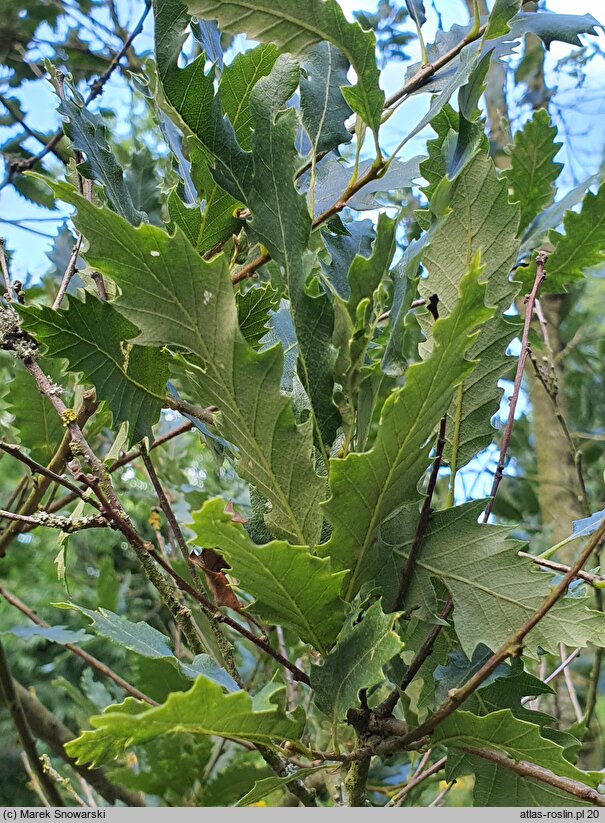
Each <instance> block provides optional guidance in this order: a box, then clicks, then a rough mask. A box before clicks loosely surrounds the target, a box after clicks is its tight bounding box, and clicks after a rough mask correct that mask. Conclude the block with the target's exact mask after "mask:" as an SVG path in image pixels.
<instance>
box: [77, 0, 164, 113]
mask: <svg viewBox="0 0 605 823" xmlns="http://www.w3.org/2000/svg"><path fill="white" fill-rule="evenodd" d="M150 11H151V0H145V8H144V9H143V13H142V14H141V17H140V18H139V22H138V23H137V24H136V26H135V27H134V29H133V30H132V33H131V34H130V36H129V37H128V39H127V40H126V42H125V43H124V45H123V46H122V48H121V49H120V51H119V52H118V53H117V54H116V56H115V57H114V58H113V60H112V61H111V63H110V64H109V66H108V67H107V69H106V70H105V71H104V72H103V74H102V75H101V76H100V77H99V78H97V80H95V81H94V83H93V84H92V85H91V87H90V92H89V94H88V97H87V98H86V105H88V104H89V103H91V102H92V101H93V100H94V99H95V98H96V97H98V96H99V95H100V94H101V92H102V91H103V88H104V86H105V84H106V83H107V81H108V80H109V78H110V77H111V75H112V74H113V73H114V71H115V70H116V69H117V67H118V66H119V64H120V60H121V59H122V57H124V55H125V54H126V52H127V51H128V49H129V48H130V47H131V46H132V44H133V42H134V40H135V38H137V37H138V36H139V34H140V33H141V32H142V31H143V26H144V24H145V20H146V18H147V15H148V14H149V12H150Z"/></svg>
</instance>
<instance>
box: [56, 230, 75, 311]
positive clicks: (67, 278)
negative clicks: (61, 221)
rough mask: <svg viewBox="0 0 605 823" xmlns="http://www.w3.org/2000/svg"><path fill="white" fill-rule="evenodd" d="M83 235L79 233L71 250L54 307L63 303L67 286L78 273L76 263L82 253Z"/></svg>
mask: <svg viewBox="0 0 605 823" xmlns="http://www.w3.org/2000/svg"><path fill="white" fill-rule="evenodd" d="M82 239H83V238H82V235H81V234H78V237H77V239H76V242H75V244H74V247H73V249H72V251H71V256H70V258H69V261H68V263H67V268H66V269H65V273H64V274H63V277H62V278H61V283H60V285H59V291H58V292H57V296H56V297H55V299H54V301H53V305H52V307H53V309H55V310H56V309H58V308H59V306H60V305H61V301H62V300H63V298H64V297H65V292H66V291H67V287H68V286H69V284H70V283H71V279H72V277H73V276H74V274H75V273H76V263H77V262H78V255H79V254H80V247H81V245H82Z"/></svg>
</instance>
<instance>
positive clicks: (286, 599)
mask: <svg viewBox="0 0 605 823" xmlns="http://www.w3.org/2000/svg"><path fill="white" fill-rule="evenodd" d="M193 518H194V520H193V529H194V531H195V532H196V535H197V543H198V544H199V545H200V546H218V547H219V550H220V552H221V555H222V556H223V557H224V558H225V560H226V561H227V563H228V564H229V565H230V566H231V569H230V573H231V574H232V575H233V576H234V577H235V578H236V579H237V582H238V584H239V586H240V587H241V588H242V589H244V591H247V592H248V593H249V594H251V595H252V596H253V597H254V598H255V603H254V605H253V606H252V607H251V608H252V611H254V612H256V613H257V614H258V615H259V616H260V618H261V619H262V620H264V621H266V622H268V623H272V624H277V625H283V626H287V627H289V628H291V629H292V630H293V631H294V632H295V633H296V635H297V636H298V637H300V639H301V640H303V641H304V642H305V643H310V644H311V645H312V646H313V647H314V648H316V649H317V650H318V651H321V652H325V651H326V650H327V649H328V648H329V647H330V646H331V645H332V643H333V642H334V640H335V639H336V636H337V635H338V632H339V631H340V628H341V626H342V622H343V619H344V609H343V603H342V601H341V599H340V597H339V592H340V588H341V586H342V577H343V572H337V573H333V572H332V570H331V564H330V561H329V559H327V558H323V559H322V558H319V557H314V556H313V555H312V554H311V553H310V552H309V550H308V549H307V548H306V547H304V546H291V545H289V544H288V543H285V542H282V541H277V540H275V541H273V542H272V543H267V544H266V545H264V546H257V545H255V544H254V543H253V542H252V540H251V539H250V537H249V536H248V534H247V532H246V531H245V529H244V528H243V527H242V526H241V525H240V524H238V523H234V522H233V520H232V518H231V515H230V514H229V513H228V512H225V504H224V501H223V500H222V499H220V498H219V499H214V500H209V501H208V502H206V503H205V504H204V506H203V508H202V509H201V510H200V511H199V512H196V513H195V514H194V516H193Z"/></svg>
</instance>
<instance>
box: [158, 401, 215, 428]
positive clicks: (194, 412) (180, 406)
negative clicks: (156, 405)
mask: <svg viewBox="0 0 605 823" xmlns="http://www.w3.org/2000/svg"><path fill="white" fill-rule="evenodd" d="M164 406H165V408H167V409H172V410H173V411H178V412H180V413H181V414H189V415H191V417H197V419H198V420H201V421H202V422H203V423H208V424H209V425H210V426H213V425H214V415H213V414H212V412H211V410H210V409H207V408H203V407H202V406H196V405H194V404H193V403H188V402H187V401H186V400H181V399H180V398H176V397H172V396H171V395H166V397H165V398H164Z"/></svg>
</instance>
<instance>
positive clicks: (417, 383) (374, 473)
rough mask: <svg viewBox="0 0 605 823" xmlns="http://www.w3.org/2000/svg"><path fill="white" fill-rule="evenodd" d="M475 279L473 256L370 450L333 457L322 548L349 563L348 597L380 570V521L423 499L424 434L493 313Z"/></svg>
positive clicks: (389, 404)
mask: <svg viewBox="0 0 605 823" xmlns="http://www.w3.org/2000/svg"><path fill="white" fill-rule="evenodd" d="M478 278H479V269H478V266H477V265H476V263H475V264H474V265H473V266H472V268H471V270H470V271H469V273H468V275H467V276H466V277H465V278H464V279H463V282H462V283H461V289H460V299H459V300H458V302H457V303H456V305H455V307H454V311H453V312H452V314H451V315H450V316H449V317H448V318H445V319H444V320H437V321H436V323H435V325H434V327H433V331H434V339H435V341H436V346H435V348H434V350H433V353H432V354H431V356H430V358H429V359H428V360H426V361H425V362H424V363H417V364H414V365H413V366H410V367H409V369H408V370H407V373H406V384H405V386H404V387H403V388H400V389H398V390H396V391H395V392H393V393H392V394H391V395H390V396H389V398H388V399H387V401H386V402H385V404H384V406H383V409H382V417H381V421H380V427H379V430H378V434H377V437H376V441H375V443H374V446H373V447H372V449H370V451H367V452H364V453H363V454H349V455H348V456H347V457H346V458H345V459H333V460H331V461H330V474H329V483H330V489H331V492H332V496H331V498H330V499H329V500H328V502H327V503H326V504H325V511H326V516H327V517H328V519H329V520H330V522H331V523H332V525H333V532H332V536H331V538H330V540H329V542H328V543H327V544H325V545H324V546H322V547H321V549H322V553H323V554H325V555H329V556H331V557H332V560H333V562H334V565H335V567H336V568H345V569H350V570H351V574H350V576H349V578H348V581H347V585H346V587H345V592H344V597H345V599H346V600H350V599H351V598H352V597H353V596H354V595H355V593H356V592H357V591H359V588H360V587H361V585H362V584H363V583H364V582H365V581H367V580H371V579H372V578H373V577H374V576H375V574H376V572H377V568H376V561H377V559H378V558H377V553H376V550H375V545H374V543H375V537H376V533H377V530H378V528H379V526H380V524H381V523H382V522H383V521H384V520H386V519H387V518H388V517H389V516H390V515H392V514H393V512H394V511H396V510H397V509H398V508H399V507H400V506H401V505H402V504H403V503H404V502H405V501H414V500H417V499H418V496H419V495H418V491H417V485H418V482H419V480H420V478H421V477H422V475H423V474H424V472H425V470H426V468H427V465H428V455H429V450H430V442H429V443H428V444H427V441H430V437H431V432H432V431H433V430H434V428H435V426H436V425H437V423H438V422H439V420H440V419H441V417H442V416H443V414H444V413H445V411H446V410H447V408H448V406H449V404H450V402H451V398H452V394H453V392H454V389H455V388H456V386H457V385H459V383H460V382H461V381H462V380H463V379H464V378H465V377H466V376H468V374H469V373H470V372H471V371H472V370H473V368H474V367H475V364H474V363H473V362H470V361H468V360H466V359H465V354H466V352H467V351H468V349H469V347H470V346H471V344H472V342H473V340H474V338H475V334H476V332H475V330H476V329H477V327H478V326H479V325H480V324H481V323H483V322H485V320H487V319H488V318H489V317H490V316H491V314H492V312H491V310H490V309H486V307H485V305H484V302H483V300H484V294H485V287H484V286H482V285H481V284H480V283H479V282H478Z"/></svg>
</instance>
